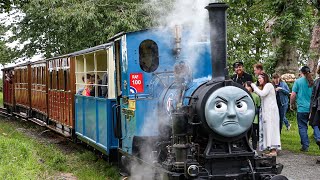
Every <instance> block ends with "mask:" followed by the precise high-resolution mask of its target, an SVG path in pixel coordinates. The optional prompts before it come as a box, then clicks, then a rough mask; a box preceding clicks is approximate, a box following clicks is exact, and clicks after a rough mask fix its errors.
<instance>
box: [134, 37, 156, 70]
mask: <svg viewBox="0 0 320 180" xmlns="http://www.w3.org/2000/svg"><path fill="white" fill-rule="evenodd" d="M139 63H140V67H141V69H142V70H143V71H145V72H154V71H155V70H156V69H157V68H158V66H159V51H158V45H157V44H156V43H155V42H154V41H152V40H144V41H142V43H141V44H140V46H139Z"/></svg>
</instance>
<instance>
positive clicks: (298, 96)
mask: <svg viewBox="0 0 320 180" xmlns="http://www.w3.org/2000/svg"><path fill="white" fill-rule="evenodd" d="M233 68H234V75H233V76H231V79H232V80H233V81H234V82H237V83H239V84H242V85H244V86H245V88H246V89H247V90H248V91H249V92H250V93H251V95H252V97H253V100H254V102H255V104H256V117H255V119H254V121H253V126H252V127H253V131H252V135H251V137H252V144H253V149H254V150H255V151H262V152H264V154H265V155H267V156H277V153H278V152H279V151H280V150H281V140H280V136H281V131H282V129H283V125H285V127H286V129H287V130H290V128H291V124H290V122H289V121H288V119H287V118H286V113H287V110H288V109H289V105H290V109H291V110H294V109H297V117H296V118H297V124H298V129H299V136H300V143H301V148H300V151H304V152H305V151H308V150H309V143H310V142H309V138H308V134H307V132H308V126H311V127H312V128H313V134H314V139H315V141H316V143H317V145H318V146H319V148H320V131H319V126H320V97H319V88H320V78H318V79H316V80H314V79H313V78H312V74H311V72H310V68H309V67H308V66H303V67H302V68H301V69H300V72H299V78H298V79H297V80H296V81H295V82H294V84H293V87H292V91H291V92H290V89H289V87H288V85H287V83H286V82H285V81H283V80H281V78H280V77H281V76H280V74H279V73H274V74H272V76H271V77H272V79H270V78H269V76H268V74H266V73H265V72H264V70H263V65H262V64H260V63H258V64H255V65H254V66H253V71H254V75H255V79H257V81H256V82H254V83H253V76H252V75H250V74H249V73H247V72H245V70H244V66H243V62H235V63H234V64H233ZM317 73H318V75H320V68H319V67H318V70H317ZM317 163H320V159H319V160H317Z"/></svg>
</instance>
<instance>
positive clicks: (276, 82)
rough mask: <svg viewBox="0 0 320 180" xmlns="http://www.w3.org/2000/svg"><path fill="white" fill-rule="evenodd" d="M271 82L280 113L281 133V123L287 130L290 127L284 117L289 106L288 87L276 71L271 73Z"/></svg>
mask: <svg viewBox="0 0 320 180" xmlns="http://www.w3.org/2000/svg"><path fill="white" fill-rule="evenodd" d="M272 84H273V86H274V88H275V90H276V95H277V105H278V108H279V113H280V114H279V115H280V134H281V130H282V126H283V123H284V124H285V125H286V127H287V130H289V129H290V127H291V124H290V123H289V121H288V119H287V118H286V113H287V110H288V106H289V94H290V89H289V87H288V85H287V83H286V82H284V81H282V80H281V79H280V75H279V74H277V73H274V74H273V75H272Z"/></svg>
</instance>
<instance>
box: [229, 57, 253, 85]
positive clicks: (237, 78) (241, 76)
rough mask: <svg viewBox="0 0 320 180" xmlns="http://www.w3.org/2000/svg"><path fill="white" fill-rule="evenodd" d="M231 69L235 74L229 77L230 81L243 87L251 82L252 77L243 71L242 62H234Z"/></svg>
mask: <svg viewBox="0 0 320 180" xmlns="http://www.w3.org/2000/svg"><path fill="white" fill-rule="evenodd" d="M233 69H234V72H235V74H234V75H232V76H231V79H232V80H233V81H234V82H236V83H239V84H241V85H243V84H244V83H245V82H247V81H252V76H251V75H250V74H248V73H246V72H245V71H244V68H243V62H240V61H239V62H235V63H233Z"/></svg>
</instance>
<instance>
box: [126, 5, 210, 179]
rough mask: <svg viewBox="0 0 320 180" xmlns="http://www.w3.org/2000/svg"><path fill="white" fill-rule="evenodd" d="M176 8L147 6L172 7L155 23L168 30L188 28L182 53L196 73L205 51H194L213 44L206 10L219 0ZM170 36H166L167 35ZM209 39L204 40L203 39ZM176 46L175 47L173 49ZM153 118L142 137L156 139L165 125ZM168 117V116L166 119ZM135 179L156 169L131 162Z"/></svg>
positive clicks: (145, 148) (147, 156)
mask: <svg viewBox="0 0 320 180" xmlns="http://www.w3.org/2000/svg"><path fill="white" fill-rule="evenodd" d="M171 2H172V4H173V7H168V4H165V3H164V2H163V0H145V3H146V6H148V7H149V8H150V7H152V8H153V10H154V11H156V12H161V13H163V12H167V11H168V8H170V9H171V11H170V12H168V13H167V14H166V15H159V16H157V17H155V19H154V22H156V23H157V24H159V25H160V26H162V27H164V28H165V29H171V30H174V28H175V26H181V27H182V28H186V29H188V31H190V32H192V33H189V35H188V37H182V39H183V40H182V41H183V42H186V43H187V44H183V46H182V47H183V49H182V50H181V51H182V54H183V57H182V58H183V59H182V60H185V61H187V63H188V64H189V65H190V66H191V69H192V70H193V73H196V72H194V71H195V70H196V69H197V68H196V67H195V66H196V60H197V58H198V56H199V54H201V53H202V51H203V50H204V49H202V50H201V49H197V50H195V49H194V45H195V43H201V42H208V41H209V29H208V28H209V20H208V11H207V10H206V9H205V7H206V6H207V5H208V4H209V3H213V2H215V0H174V1H171ZM163 35H164V36H165V35H166V34H165V33H164V34H163ZM204 36H205V37H206V38H207V39H206V40H204V41H203V37H204ZM200 39H202V41H200ZM170 47H172V45H171V46H170ZM203 78H204V79H211V77H203ZM148 114H149V118H147V119H146V121H145V122H144V127H143V128H142V131H141V132H142V134H143V135H145V136H153V135H154V134H153V133H154V131H153V130H154V129H157V126H158V125H159V124H158V123H161V122H165V121H166V120H164V119H163V120H159V122H158V123H155V122H154V117H155V116H157V112H155V111H154V112H149V113H148ZM163 118H165V117H163ZM148 145H150V143H146V144H145V145H143V148H141V149H142V150H141V151H143V152H140V154H141V155H142V159H144V160H145V161H148V162H149V163H152V162H150V161H152V160H153V157H152V154H151V153H150V151H151V149H152V147H148ZM130 167H131V177H130V179H141V177H143V176H144V175H147V174H152V173H153V172H152V170H151V169H148V168H146V167H144V166H142V165H141V164H139V163H131V164H130Z"/></svg>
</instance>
